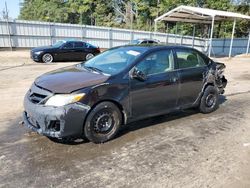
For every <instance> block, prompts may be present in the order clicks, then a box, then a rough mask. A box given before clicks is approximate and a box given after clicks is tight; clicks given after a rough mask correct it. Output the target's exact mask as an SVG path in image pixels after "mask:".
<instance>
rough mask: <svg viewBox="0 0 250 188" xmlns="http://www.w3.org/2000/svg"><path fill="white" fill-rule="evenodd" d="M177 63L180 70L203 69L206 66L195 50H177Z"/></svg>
mask: <svg viewBox="0 0 250 188" xmlns="http://www.w3.org/2000/svg"><path fill="white" fill-rule="evenodd" d="M176 55H177V62H178V66H179V68H180V69H184V68H192V67H202V66H204V65H206V63H205V61H204V59H203V58H202V57H201V56H200V55H199V53H198V52H196V51H193V50H176Z"/></svg>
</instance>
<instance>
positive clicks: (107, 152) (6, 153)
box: [0, 51, 250, 188]
mask: <svg viewBox="0 0 250 188" xmlns="http://www.w3.org/2000/svg"><path fill="white" fill-rule="evenodd" d="M219 60H220V61H222V62H225V63H226V66H227V70H226V77H227V78H228V81H229V84H228V87H227V88H226V93H225V96H224V97H223V96H222V97H221V98H220V102H221V105H220V108H219V109H218V110H217V111H216V112H214V113H212V114H207V115H204V114H200V113H197V112H195V111H192V110H188V111H184V112H178V113H173V114H170V115H166V116H160V117H155V118H151V119H147V120H144V121H139V122H135V123H133V124H130V125H129V126H127V127H126V128H124V129H123V130H122V131H121V133H120V135H119V136H118V138H116V139H115V140H112V141H110V142H108V143H105V144H100V145H96V144H92V143H85V142H81V140H79V142H75V143H67V144H66V143H58V142H53V141H51V140H49V139H48V138H46V137H43V136H40V135H37V134H36V133H32V132H30V131H29V130H27V129H25V128H24V127H22V126H20V125H19V124H18V123H19V122H20V121H21V114H22V111H23V107H22V101H23V97H24V94H25V92H26V91H27V90H28V88H29V87H30V85H31V83H32V82H33V80H34V79H35V77H37V76H38V75H40V74H42V73H44V72H47V71H50V70H53V69H56V68H59V67H64V66H67V65H71V64H72V63H56V64H51V65H44V64H36V63H33V62H32V61H31V60H29V53H28V52H27V51H25V52H20V51H19V52H0V80H1V81H0V96H1V100H0V106H1V111H0V187H78V186H80V187H237V188H238V187H250V116H249V114H250V83H249V79H250V57H238V58H233V59H231V60H228V59H219Z"/></svg>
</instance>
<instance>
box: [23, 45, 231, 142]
mask: <svg viewBox="0 0 250 188" xmlns="http://www.w3.org/2000/svg"><path fill="white" fill-rule="evenodd" d="M224 69H225V65H224V64H222V63H216V62H214V61H213V60H211V59H209V58H208V57H207V56H205V55H204V54H202V53H200V52H199V51H197V50H195V49H192V48H187V47H180V46H178V47H177V46H121V47H116V48H113V49H110V50H107V51H105V52H104V53H102V54H100V55H98V56H96V57H94V58H93V59H90V60H89V61H87V62H86V63H81V64H78V65H74V66H70V67H66V68H62V69H58V70H56V71H53V72H49V73H46V74H44V75H42V76H40V77H38V78H37V79H36V80H35V82H34V84H33V85H32V86H31V88H30V90H29V91H28V92H27V94H26V96H25V100H24V108H25V111H24V114H23V119H24V124H25V125H26V126H27V127H29V128H30V129H32V130H34V131H36V132H38V133H40V134H42V135H46V136H48V137H56V138H66V137H71V136H84V137H86V138H87V139H88V140H90V141H92V142H95V143H102V142H106V141H108V140H110V139H112V138H113V137H114V136H115V135H116V134H117V132H118V130H119V128H120V126H121V125H123V124H127V123H129V122H132V121H135V120H139V119H143V118H147V117H152V116H156V115H161V114H166V113H169V112H171V111H176V110H180V109H186V108H190V107H197V109H199V110H200V111H201V112H202V113H209V112H212V111H214V110H216V109H217V107H218V105H219V103H218V95H219V94H223V92H224V88H225V86H226V84H227V80H226V79H225V77H224V75H223V71H224Z"/></svg>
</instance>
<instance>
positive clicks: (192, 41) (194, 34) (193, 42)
mask: <svg viewBox="0 0 250 188" xmlns="http://www.w3.org/2000/svg"><path fill="white" fill-rule="evenodd" d="M194 37H195V24H194V25H193V41H192V48H193V47H194Z"/></svg>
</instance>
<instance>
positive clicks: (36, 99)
mask: <svg viewBox="0 0 250 188" xmlns="http://www.w3.org/2000/svg"><path fill="white" fill-rule="evenodd" d="M46 97H47V96H46V95H41V94H38V93H32V94H31V95H30V96H29V99H30V101H31V102H33V103H34V104H37V103H40V102H41V101H42V100H44V99H45V98H46Z"/></svg>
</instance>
